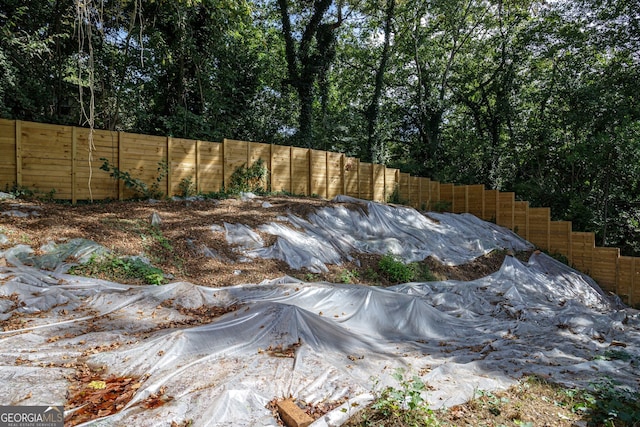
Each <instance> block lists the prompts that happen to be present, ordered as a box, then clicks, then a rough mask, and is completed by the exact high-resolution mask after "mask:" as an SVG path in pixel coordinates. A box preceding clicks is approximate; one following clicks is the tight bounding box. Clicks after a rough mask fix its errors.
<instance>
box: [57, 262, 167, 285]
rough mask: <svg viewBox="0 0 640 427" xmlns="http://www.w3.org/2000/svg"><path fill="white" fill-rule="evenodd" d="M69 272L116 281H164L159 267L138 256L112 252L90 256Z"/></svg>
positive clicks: (152, 282) (155, 283)
mask: <svg viewBox="0 0 640 427" xmlns="http://www.w3.org/2000/svg"><path fill="white" fill-rule="evenodd" d="M69 273H70V274H75V275H81V276H87V277H98V278H102V279H106V280H111V281H118V282H125V281H127V280H132V279H133V280H141V281H142V282H144V283H146V284H149V285H162V284H163V283H165V277H164V273H163V272H162V270H160V269H159V268H156V267H154V266H152V265H150V264H147V263H146V262H144V261H143V260H141V259H140V258H132V257H124V258H123V257H117V256H115V255H113V254H110V255H106V256H101V257H98V256H92V257H91V258H90V259H89V261H88V262H86V263H85V264H83V265H79V266H74V267H72V268H71V269H70V270H69Z"/></svg>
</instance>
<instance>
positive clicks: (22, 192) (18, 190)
mask: <svg viewBox="0 0 640 427" xmlns="http://www.w3.org/2000/svg"><path fill="white" fill-rule="evenodd" d="M5 189H6V192H7V193H10V194H11V195H13V196H14V197H15V198H18V199H31V198H33V197H35V192H34V191H33V190H31V189H30V188H29V187H25V186H22V185H18V184H14V185H13V186H11V187H9V185H8V184H7V185H6V186H5Z"/></svg>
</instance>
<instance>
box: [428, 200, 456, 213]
mask: <svg viewBox="0 0 640 427" xmlns="http://www.w3.org/2000/svg"><path fill="white" fill-rule="evenodd" d="M431 210H432V211H433V212H450V211H451V202H450V201H449V200H438V201H437V202H434V203H432V204H431Z"/></svg>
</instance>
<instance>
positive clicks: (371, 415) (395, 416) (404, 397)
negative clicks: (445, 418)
mask: <svg viewBox="0 0 640 427" xmlns="http://www.w3.org/2000/svg"><path fill="white" fill-rule="evenodd" d="M393 378H395V379H396V380H397V381H398V383H399V388H394V387H386V388H384V389H383V390H382V391H381V392H379V393H376V399H375V402H374V403H373V404H372V405H371V406H370V407H368V408H366V409H364V410H363V411H362V413H361V414H360V417H359V418H360V419H359V420H358V421H357V424H349V425H358V426H362V427H369V426H371V427H373V426H375V427H377V426H412V427H414V426H415V427H418V426H420V427H423V426H425V427H428V426H431V427H435V426H438V425H439V423H438V421H437V420H436V418H435V416H434V413H433V411H432V410H431V409H429V406H428V404H427V403H426V402H425V400H424V399H423V397H422V392H423V391H425V390H426V385H425V384H424V382H423V381H422V379H420V377H418V376H414V377H412V378H410V379H407V378H405V371H404V369H401V368H399V369H397V370H396V371H395V372H394V374H393Z"/></svg>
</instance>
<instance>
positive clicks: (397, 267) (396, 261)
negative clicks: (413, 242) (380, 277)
mask: <svg viewBox="0 0 640 427" xmlns="http://www.w3.org/2000/svg"><path fill="white" fill-rule="evenodd" d="M378 268H379V269H380V271H381V272H382V274H384V275H385V276H386V277H387V279H389V280H390V281H391V282H393V283H407V282H410V281H412V280H413V278H414V277H415V275H416V271H415V268H414V266H413V265H411V264H405V263H404V262H402V260H401V259H400V258H399V257H398V256H396V255H393V254H391V253H387V254H386V255H384V256H383V257H382V258H381V259H380V261H379V262H378Z"/></svg>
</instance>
